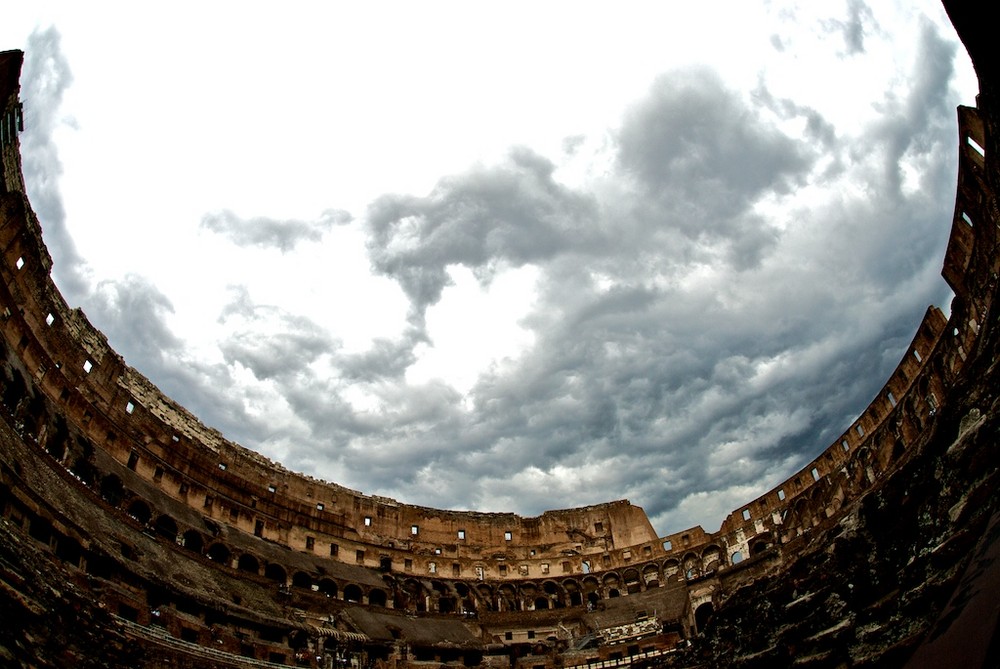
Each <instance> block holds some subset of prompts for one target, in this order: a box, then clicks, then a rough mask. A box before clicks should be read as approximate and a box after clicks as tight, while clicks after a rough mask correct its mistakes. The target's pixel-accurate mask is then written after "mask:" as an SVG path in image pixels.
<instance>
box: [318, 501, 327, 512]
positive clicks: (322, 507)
mask: <svg viewBox="0 0 1000 669" xmlns="http://www.w3.org/2000/svg"><path fill="white" fill-rule="evenodd" d="M325 508H326V507H325V506H323V502H316V510H317V511H322V510H323V509H325Z"/></svg>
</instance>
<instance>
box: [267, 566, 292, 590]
mask: <svg viewBox="0 0 1000 669" xmlns="http://www.w3.org/2000/svg"><path fill="white" fill-rule="evenodd" d="M264 578H267V579H270V580H272V581H275V582H276V583H280V584H282V585H285V584H286V583H288V573H287V572H286V571H285V568H284V567H282V566H281V565H280V564H277V563H274V562H269V563H268V564H267V566H266V567H264Z"/></svg>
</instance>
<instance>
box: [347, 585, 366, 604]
mask: <svg viewBox="0 0 1000 669" xmlns="http://www.w3.org/2000/svg"><path fill="white" fill-rule="evenodd" d="M361 597H362V593H361V588H360V586H357V585H355V584H354V583H350V584H348V585H346V586H344V601H345V602H353V603H355V604H358V603H360V602H361Z"/></svg>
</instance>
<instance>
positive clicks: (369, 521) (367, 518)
mask: <svg viewBox="0 0 1000 669" xmlns="http://www.w3.org/2000/svg"><path fill="white" fill-rule="evenodd" d="M371 526H372V517H371V516H365V527H371Z"/></svg>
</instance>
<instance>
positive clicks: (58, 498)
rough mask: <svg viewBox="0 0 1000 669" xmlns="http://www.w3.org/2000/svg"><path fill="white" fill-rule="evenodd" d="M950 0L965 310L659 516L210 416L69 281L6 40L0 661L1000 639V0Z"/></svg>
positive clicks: (797, 648)
mask: <svg viewBox="0 0 1000 669" xmlns="http://www.w3.org/2000/svg"><path fill="white" fill-rule="evenodd" d="M945 6H946V9H947V11H948V13H949V16H950V18H951V20H952V23H953V25H954V26H955V28H956V30H957V31H958V34H959V37H960V38H961V39H962V41H963V42H964V44H965V46H966V48H967V50H968V51H969V54H970V56H971V58H972V61H973V64H974V66H975V69H976V73H977V76H978V78H979V84H980V93H979V95H978V96H977V99H976V104H975V106H968V107H966V106H962V107H959V108H958V110H957V130H958V133H957V142H958V145H959V162H958V166H957V185H956V196H955V208H954V216H953V218H952V220H951V221H950V226H951V235H950V239H949V242H948V246H947V250H946V254H945V261H944V266H943V269H942V274H943V276H944V278H945V280H946V281H947V283H948V284H949V285H950V287H951V288H952V290H953V292H954V300H953V302H952V303H951V305H950V310H949V313H950V315H949V316H948V317H946V316H945V315H944V313H943V312H942V311H941V310H940V309H938V308H936V307H931V308H929V309H928V310H927V312H926V314H925V316H924V319H923V321H922V323H921V324H920V326H919V328H918V330H917V332H916V334H915V335H914V337H913V340H912V343H911V344H910V346H909V347H908V348H907V349H906V350H905V351H901V352H900V362H899V364H898V366H897V367H896V369H895V371H894V372H893V374H892V375H891V376H890V377H889V379H888V380H887V381H886V382H885V385H884V387H883V389H882V391H881V392H880V393H879V394H878V395H877V396H876V397H875V398H874V399H873V400H872V401H871V403H870V404H869V406H868V407H867V408H866V409H865V410H864V412H863V413H861V415H859V416H858V417H857V419H856V420H855V421H854V423H853V424H852V425H850V426H849V428H848V429H847V430H846V431H845V432H844V433H843V434H842V435H841V436H840V437H839V438H837V439H836V440H835V441H834V442H833V443H832V444H829V445H828V446H827V447H826V448H825V449H824V450H822V452H817V453H816V457H815V458H814V459H813V460H812V462H810V463H809V464H808V465H806V466H805V467H804V468H803V469H802V470H801V471H799V472H797V473H795V474H794V475H793V476H792V477H790V478H789V479H787V480H786V481H784V482H782V483H781V484H780V485H778V486H776V487H775V488H773V489H772V490H769V491H768V492H767V493H766V494H764V495H761V496H760V497H758V498H757V499H752V500H748V501H747V502H746V503H745V504H744V505H742V506H740V507H739V508H736V509H734V510H733V511H732V512H731V513H730V514H729V515H728V516H727V517H726V518H725V519H724V520H723V521H722V523H721V527H720V528H719V530H718V531H717V532H706V531H704V530H703V529H702V528H701V527H693V528H689V529H685V530H682V531H678V532H674V533H671V534H668V535H666V536H657V535H656V533H655V532H654V530H653V528H652V525H651V524H650V522H649V520H648V519H647V517H646V514H645V513H644V512H643V510H642V509H641V508H640V507H638V506H634V505H632V504H631V503H630V502H628V501H625V500H620V501H610V502H607V503H604V504H598V505H595V506H588V507H583V508H572V509H565V510H559V511H549V512H546V513H543V514H542V515H540V516H538V517H535V518H525V517H520V516H517V515H514V514H510V513H472V512H458V511H445V510H436V509H430V508H424V507H419V506H413V505H408V504H405V503H402V502H398V501H396V500H393V499H388V498H384V497H378V496H373V495H366V494H363V493H361V492H358V491H354V490H350V489H348V488H345V487H342V486H339V485H336V484H335V483H329V482H325V481H319V480H316V479H313V478H311V477H309V476H305V475H302V474H297V473H294V472H291V471H288V470H286V469H285V468H283V467H282V466H281V465H280V464H278V463H275V462H271V461H269V460H267V459H266V458H264V457H262V456H261V455H259V454H257V453H255V452H252V451H250V450H248V449H245V448H243V447H241V446H239V445H237V444H234V443H232V442H230V441H227V440H226V439H225V438H224V437H223V436H222V435H220V434H219V433H218V432H216V431H215V430H212V429H210V428H207V427H206V426H205V425H203V424H202V423H200V422H199V421H198V420H197V418H195V417H194V416H192V415H191V414H190V413H189V412H188V411H186V410H185V409H184V408H183V407H181V406H179V405H178V404H176V403H175V402H173V401H171V400H170V399H169V398H168V397H166V396H164V395H163V394H162V393H161V392H160V391H159V390H158V389H157V388H156V387H154V386H153V385H152V384H151V383H150V381H148V380H147V379H146V378H145V377H143V376H142V375H141V374H139V373H138V372H136V371H135V370H134V369H132V368H131V367H129V366H128V365H126V364H125V362H124V361H123V360H122V358H121V357H120V356H119V355H118V354H117V353H115V351H114V350H112V349H111V348H110V347H109V345H108V343H107V340H106V338H105V337H104V336H103V335H102V334H101V333H100V332H99V331H98V330H97V329H96V328H94V327H93V326H92V325H91V324H90V323H89V322H88V320H87V318H86V316H85V315H84V314H83V313H82V312H81V311H80V310H79V309H72V308H70V307H69V306H68V305H67V304H66V302H65V301H64V299H63V298H62V296H61V295H60V293H59V291H58V290H57V288H56V287H55V285H54V284H53V282H52V280H51V276H50V271H51V266H52V260H51V258H50V256H49V254H48V252H47V250H46V247H45V244H44V243H43V241H42V234H41V223H40V222H39V221H38V219H37V218H36V215H35V213H34V212H33V211H32V209H31V206H30V204H29V202H28V199H27V197H26V195H25V188H24V180H23V177H22V174H21V165H20V161H21V158H20V153H19V140H18V133H19V132H21V131H22V130H23V128H24V123H25V119H24V115H23V111H22V105H21V101H20V100H19V77H20V69H21V63H22V54H21V52H18V51H8V52H3V53H0V153H2V166H0V170H2V171H0V363H2V369H0V621H2V624H0V666H4V667H7V666H11V667H15V666H21V667H146V668H155V669H158V668H161V667H189V668H195V667H240V668H243V667H271V666H302V667H324V668H333V667H337V668H340V667H345V668H346V667H357V668H362V667H364V668H369V667H371V668H374V667H378V668H380V669H381V668H388V667H414V668H418V667H433V668H435V669H437V668H438V667H447V666H453V667H457V666H464V667H495V668H497V669H500V668H503V669H508V668H516V669H554V668H556V667H560V668H561V667H586V668H587V669H606V668H609V667H627V666H635V667H654V666H658V667H730V666H733V667H785V666H801V667H894V666H909V667H953V666H964V667H980V666H982V667H987V666H988V667H997V666H1000V635H998V632H997V630H998V627H997V622H998V614H1000V613H998V611H1000V604H998V602H1000V505H998V496H997V493H996V490H997V484H998V474H997V469H998V463H1000V458H998V451H997V448H996V438H997V435H998V432H1000V422H998V421H1000V411H998V401H1000V398H998V392H997V391H998V389H1000V378H998V377H1000V370H998V367H997V354H998V351H1000V321H998V318H997V316H996V314H995V313H994V310H993V309H992V304H993V302H994V299H995V297H996V291H997V272H998V268H1000V257H998V254H997V241H998V225H1000V209H998V203H997V199H996V192H997V186H998V179H1000V170H998V163H997V161H996V159H995V156H996V155H997V154H998V152H1000V145H998V141H997V140H998V137H1000V124H998V118H1000V117H998V110H1000V103H998V98H997V93H998V88H997V81H998V79H997V76H996V75H997V72H996V54H995V53H994V52H995V45H994V42H993V37H992V35H991V34H990V30H989V25H990V23H989V21H988V20H987V19H986V18H985V15H984V12H985V9H982V8H980V7H979V6H978V5H973V3H971V2H968V3H965V2H954V1H948V2H945ZM42 223H44V222H42Z"/></svg>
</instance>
